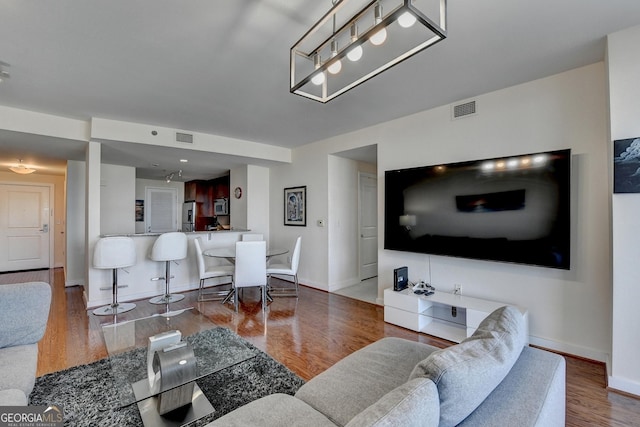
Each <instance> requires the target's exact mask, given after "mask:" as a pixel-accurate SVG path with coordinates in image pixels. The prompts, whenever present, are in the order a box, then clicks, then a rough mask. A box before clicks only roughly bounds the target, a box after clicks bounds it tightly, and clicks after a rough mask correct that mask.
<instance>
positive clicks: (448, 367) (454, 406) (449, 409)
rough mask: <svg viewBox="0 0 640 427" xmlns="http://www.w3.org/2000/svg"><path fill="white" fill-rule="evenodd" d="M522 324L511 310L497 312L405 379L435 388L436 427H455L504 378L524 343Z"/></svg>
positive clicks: (513, 310)
mask: <svg viewBox="0 0 640 427" xmlns="http://www.w3.org/2000/svg"><path fill="white" fill-rule="evenodd" d="M526 333H527V331H526V330H525V322H524V319H523V316H522V314H521V313H520V311H519V310H518V309H517V308H515V307H510V306H505V307H501V308H499V309H497V310H496V311H494V312H493V313H491V314H490V315H489V316H488V317H487V318H486V319H484V320H483V321H482V322H481V323H480V326H478V329H477V330H476V332H475V333H474V334H473V335H472V336H470V337H468V338H467V339H465V340H464V341H462V342H461V343H460V344H457V345H454V346H451V347H449V348H446V349H443V350H438V351H435V352H434V353H432V354H431V355H430V356H429V357H427V358H426V359H424V360H423V361H421V362H419V363H418V364H417V365H416V367H415V368H414V370H413V372H412V373H411V376H410V377H409V379H413V378H416V377H426V378H429V379H431V380H432V381H433V382H434V383H435V384H436V386H437V387H438V393H439V395H440V426H441V427H447V426H455V425H457V424H459V423H460V422H461V421H462V420H464V419H465V418H466V417H467V416H468V415H469V414H471V413H472V412H473V411H474V410H475V408H477V407H478V406H479V405H480V404H481V403H482V402H483V401H484V399H486V397H487V396H488V395H489V394H490V393H491V392H492V391H493V389H494V388H495V387H496V386H497V385H498V384H500V383H501V382H502V380H503V379H504V378H505V377H506V376H507V374H508V373H509V371H510V370H511V367H512V366H513V364H514V363H515V362H516V360H518V357H519V356H520V353H521V351H522V348H523V347H524V345H525V343H526Z"/></svg>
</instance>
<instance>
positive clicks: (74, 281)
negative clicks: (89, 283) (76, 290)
mask: <svg viewBox="0 0 640 427" xmlns="http://www.w3.org/2000/svg"><path fill="white" fill-rule="evenodd" d="M82 282H83V281H82V280H79V279H67V280H65V282H64V286H65V288H68V287H69V286H84V283H82Z"/></svg>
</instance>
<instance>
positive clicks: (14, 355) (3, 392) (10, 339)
mask: <svg viewBox="0 0 640 427" xmlns="http://www.w3.org/2000/svg"><path fill="white" fill-rule="evenodd" d="M50 306H51V287H50V286H49V284H48V283H44V282H28V283H14V284H10V285H0V406H14V405H27V404H28V403H29V394H30V393H31V391H32V390H33V386H34V384H35V380H36V368H37V366H38V341H40V340H41V339H42V336H43V335H44V332H45V330H46V328H47V320H48V319H49V308H50Z"/></svg>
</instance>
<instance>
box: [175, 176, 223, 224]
mask: <svg viewBox="0 0 640 427" xmlns="http://www.w3.org/2000/svg"><path fill="white" fill-rule="evenodd" d="M229 182H230V180H229V176H228V175H227V176H223V177H220V178H215V179H210V180H194V181H188V182H185V183H184V200H185V202H190V201H195V202H197V206H198V212H197V217H198V218H212V217H214V216H215V213H214V210H213V203H214V200H215V199H228V198H229Z"/></svg>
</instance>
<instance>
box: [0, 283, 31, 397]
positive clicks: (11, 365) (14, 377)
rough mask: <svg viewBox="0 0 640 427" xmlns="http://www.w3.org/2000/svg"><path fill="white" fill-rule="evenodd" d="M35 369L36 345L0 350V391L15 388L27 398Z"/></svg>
mask: <svg viewBox="0 0 640 427" xmlns="http://www.w3.org/2000/svg"><path fill="white" fill-rule="evenodd" d="M3 286H4V285H3ZM37 367H38V344H29V345H19V346H16V347H7V348H2V349H0V373H2V374H1V375H0V390H6V389H11V388H15V389H18V390H21V391H22V392H23V393H24V394H26V395H27V396H29V394H30V393H31V390H33V386H34V384H35V381H36V369H37Z"/></svg>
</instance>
